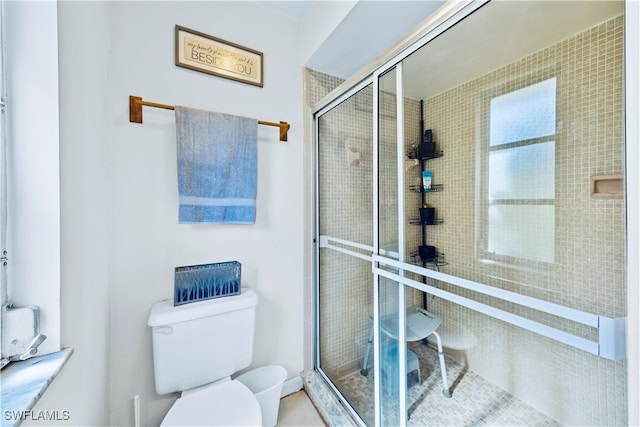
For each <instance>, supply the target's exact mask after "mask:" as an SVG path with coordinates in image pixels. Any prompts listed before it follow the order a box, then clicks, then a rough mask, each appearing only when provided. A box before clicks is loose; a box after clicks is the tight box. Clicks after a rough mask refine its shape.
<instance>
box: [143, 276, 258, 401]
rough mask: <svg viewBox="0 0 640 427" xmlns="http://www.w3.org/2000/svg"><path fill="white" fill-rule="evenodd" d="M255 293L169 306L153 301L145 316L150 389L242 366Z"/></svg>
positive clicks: (168, 388)
mask: <svg viewBox="0 0 640 427" xmlns="http://www.w3.org/2000/svg"><path fill="white" fill-rule="evenodd" d="M257 304H258V296H257V294H256V293H255V292H254V291H253V290H251V289H247V288H243V289H242V291H241V293H240V295H234V296H228V297H222V298H217V299H211V300H206V301H200V302H195V303H190V304H185V305H180V306H177V307H174V305H173V300H167V301H161V302H158V303H156V304H154V305H153V307H152V308H151V312H150V313H149V319H148V321H147V324H148V326H150V327H151V336H152V340H153V370H154V375H155V384H156V392H157V393H158V394H167V393H172V392H175V391H184V390H188V389H191V388H194V387H198V386H201V385H205V384H209V383H211V382H214V381H217V380H219V379H222V378H225V377H228V376H230V375H231V374H233V373H235V372H237V371H239V370H241V369H244V368H246V367H247V366H249V365H250V364H251V361H252V359H253V337H254V330H255V317H256V306H257Z"/></svg>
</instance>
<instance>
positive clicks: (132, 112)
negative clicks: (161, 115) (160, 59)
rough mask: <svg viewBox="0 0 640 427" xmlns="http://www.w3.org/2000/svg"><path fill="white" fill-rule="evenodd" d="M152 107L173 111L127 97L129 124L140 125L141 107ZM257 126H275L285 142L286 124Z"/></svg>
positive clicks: (288, 126) (139, 99)
mask: <svg viewBox="0 0 640 427" xmlns="http://www.w3.org/2000/svg"><path fill="white" fill-rule="evenodd" d="M143 106H146V107H154V108H162V109H164V110H175V107H174V106H173V105H168V104H159V103H157V102H149V101H145V100H143V99H142V97H140V96H132V95H130V96H129V122H131V123H142V107H143ZM258 124H260V125H266V126H275V127H278V128H280V141H282V142H286V141H287V140H288V139H287V135H288V132H289V129H290V128H291V126H290V125H289V123H287V122H283V121H280V122H279V123H275V122H267V121H264V120H258Z"/></svg>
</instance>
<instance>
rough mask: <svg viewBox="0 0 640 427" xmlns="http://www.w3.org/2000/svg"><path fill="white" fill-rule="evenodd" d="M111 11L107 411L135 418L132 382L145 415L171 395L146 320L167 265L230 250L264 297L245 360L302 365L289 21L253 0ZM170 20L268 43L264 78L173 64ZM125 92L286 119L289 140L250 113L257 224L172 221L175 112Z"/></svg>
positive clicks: (169, 290)
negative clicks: (138, 108)
mask: <svg viewBox="0 0 640 427" xmlns="http://www.w3.org/2000/svg"><path fill="white" fill-rule="evenodd" d="M257 10H259V11H260V12H259V13H257V12H256V11H257ZM110 12H111V24H110V27H111V34H110V39H111V60H110V65H111V70H110V82H109V110H110V111H109V115H108V121H109V127H110V132H111V135H110V141H109V149H110V150H111V156H110V158H111V160H112V165H111V168H110V174H109V179H110V183H111V205H112V215H111V218H110V220H111V224H112V232H111V236H110V238H111V248H112V253H111V254H110V259H111V280H110V290H111V363H112V375H111V421H110V422H111V424H112V425H125V424H131V423H132V421H133V418H132V416H133V413H132V410H131V401H132V398H133V396H134V395H135V394H140V397H141V400H142V418H143V423H151V424H154V423H159V422H160V420H161V416H162V415H164V413H165V411H166V409H168V407H169V404H170V403H171V401H170V400H168V399H167V398H160V397H158V396H156V394H155V391H154V390H153V371H152V365H151V360H152V353H151V334H150V331H149V328H148V327H147V326H146V320H147V315H148V312H149V309H150V308H151V305H152V304H153V303H154V302H156V301H158V300H160V299H164V298H170V297H172V295H173V272H174V267H176V266H182V265H192V264H200V263H208V262H217V261H228V260H238V261H239V262H240V263H241V264H242V278H243V285H244V286H249V287H251V288H253V289H255V290H256V291H257V293H258V295H259V298H260V301H259V306H258V313H257V322H256V326H257V328H256V343H255V353H254V362H253V366H261V365H267V364H279V365H282V366H284V367H286V369H287V371H288V373H289V377H292V376H295V375H297V374H298V373H299V372H300V371H301V370H302V369H303V326H304V313H303V270H302V266H303V263H302V259H303V258H302V255H303V245H302V242H303V200H302V196H303V195H302V184H303V168H302V143H303V142H302V72H301V69H300V66H299V64H298V58H297V56H296V55H295V53H296V52H297V51H298V37H297V29H298V28H297V26H296V25H295V24H294V23H293V22H292V21H290V20H288V19H287V18H286V17H283V16H281V15H278V14H276V13H271V12H269V11H265V10H264V9H263V8H259V9H258V6H257V5H255V4H252V3H248V2H113V3H111V4H110ZM150 17H152V19H151V18H150ZM176 24H178V25H181V26H184V27H187V28H192V29H195V30H197V31H200V32H203V33H206V34H210V35H213V36H215V37H219V38H222V39H225V40H229V41H232V42H234V43H237V44H240V45H243V46H247V47H250V48H252V49H255V50H258V51H261V52H263V53H264V88H258V87H255V86H251V85H247V84H242V83H238V82H234V81H231V80H226V79H222V78H218V77H214V76H211V75H208V74H203V73H199V72H195V71H191V70H186V69H184V68H180V67H177V66H175V65H174V50H173V46H174V26H175V25H176ZM129 95H136V96H141V97H143V99H146V100H150V101H155V102H160V103H168V104H180V105H186V106H190V107H196V108H202V109H206V110H212V111H220V112H225V113H229V114H237V115H243V116H249V117H256V118H258V119H262V120H268V121H276V122H277V121H280V120H285V121H288V122H289V123H290V124H291V130H290V132H289V142H287V143H281V142H279V141H278V130H277V128H273V127H267V126H259V130H258V198H257V220H256V224H255V225H179V224H178V221H177V207H178V193H177V183H176V158H175V157H176V155H175V152H176V145H175V120H174V114H173V112H171V111H167V110H159V109H153V108H146V107H145V108H144V111H143V114H144V118H143V121H144V123H143V124H133V123H129V120H128V97H129ZM194 357H197V355H194ZM185 363H189V361H188V360H186V361H185Z"/></svg>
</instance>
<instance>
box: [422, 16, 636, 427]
mask: <svg viewBox="0 0 640 427" xmlns="http://www.w3.org/2000/svg"><path fill="white" fill-rule="evenodd" d="M623 25H624V20H623V17H618V18H615V19H613V20H610V21H608V22H605V23H603V24H601V25H599V26H597V27H594V28H592V29H590V30H588V31H586V32H584V33H581V34H578V35H576V36H574V37H572V38H570V39H567V40H564V41H562V42H559V43H557V44H556V45H553V46H550V47H548V48H546V49H544V50H542V51H540V52H538V53H535V54H533V55H530V56H528V57H526V58H523V59H522V60H520V61H518V62H516V63H513V64H510V65H509V66H507V67H504V68H501V69H499V70H496V71H494V72H492V73H490V74H487V75H484V76H482V77H481V78H478V79H477V80H473V81H471V82H468V83H465V84H463V85H461V86H459V87H456V88H454V89H451V90H449V91H447V92H445V93H442V94H440V95H438V96H435V97H433V98H432V99H429V100H425V123H426V127H427V128H432V129H433V131H434V139H435V140H436V141H438V146H439V148H440V149H442V150H443V151H444V156H443V157H442V158H439V159H435V160H432V161H430V162H429V167H430V168H431V169H432V170H433V173H434V180H436V182H441V183H444V185H445V189H444V191H442V192H438V193H433V194H431V195H429V198H430V201H432V204H433V205H434V206H436V209H437V212H438V216H441V217H442V218H444V223H443V224H442V225H439V226H436V227H430V229H429V239H430V244H433V245H435V246H436V247H437V248H438V250H440V251H441V252H444V253H446V258H447V261H448V263H449V265H448V266H447V267H446V268H445V269H443V271H445V272H446V273H449V274H453V275H456V276H459V277H464V278H469V279H471V280H475V281H478V282H482V283H486V284H490V285H493V286H496V287H500V288H503V289H508V290H512V291H515V292H518V293H521V294H525V295H530V296H533V297H536V298H540V299H544V300H548V301H551V302H554V303H558V304H561V305H564V306H568V307H572V308H576V309H578V310H582V311H586V312H589V313H594V314H599V315H603V316H607V317H612V318H616V317H623V316H625V307H626V300H625V295H626V289H625V281H624V271H625V258H624V257H625V246H624V245H625V226H624V225H625V205H624V201H623V200H594V199H592V198H591V197H590V188H591V187H590V186H591V176H592V175H601V174H619V173H623V172H624V171H623V165H624V109H623V107H624V105H623V102H624V92H623V91H624V85H623V37H624V32H623V30H624V26H623ZM544 74H549V75H555V76H556V77H557V112H556V115H557V126H556V128H557V135H556V165H555V170H556V178H555V181H556V199H555V211H556V238H555V262H554V263H552V264H551V263H548V264H543V263H535V262H524V261H520V262H518V263H517V265H513V264H512V265H508V264H505V265H496V264H495V263H491V262H482V260H481V259H480V258H482V252H481V247H480V245H479V243H478V242H477V239H474V238H472V237H473V236H478V235H482V233H483V227H486V224H485V223H483V222H482V221H479V220H478V218H482V216H481V215H480V214H479V213H478V212H479V210H480V209H482V203H479V204H478V205H476V196H477V193H478V190H477V188H476V184H477V179H476V177H477V176H479V177H480V178H479V179H480V182H479V184H480V185H479V186H478V188H483V186H485V185H486V183H485V182H483V180H485V179H486V173H485V172H484V169H482V171H483V172H482V173H478V168H477V166H476V161H477V158H478V157H477V155H479V156H480V158H482V156H483V155H484V154H485V152H486V149H487V147H486V145H485V144H483V143H482V141H486V140H487V138H486V130H483V129H486V127H484V126H481V125H478V123H483V119H482V118H483V117H487V115H488V111H487V109H488V102H486V99H490V98H491V96H495V95H493V93H496V92H494V91H496V90H504V89H505V83H507V84H508V85H510V86H511V87H512V88H513V90H515V89H518V88H520V87H524V86H527V85H529V84H533V83H535V82H537V81H539V80H536V79H540V77H545V76H544ZM508 90H509V88H508V87H507V91H508ZM474 153H475V154H474ZM460 236H469V238H465V239H461V238H460ZM445 287H446V288H447V289H448V290H452V291H453V290H454V289H455V288H453V287H451V286H445ZM458 293H461V294H463V295H465V296H470V297H472V298H474V299H478V300H481V301H490V299H487V298H481V297H479V296H477V295H471V294H470V293H464V292H458ZM491 303H492V304H493V305H496V302H495V301H494V302H491ZM498 306H499V307H500V308H503V309H507V310H509V311H512V312H514V313H516V314H519V315H522V316H525V317H530V318H532V319H535V320H537V321H541V322H543V323H546V324H550V325H552V326H554V327H557V328H560V329H563V330H567V331H569V332H572V333H576V334H579V335H582V336H585V337H587V338H589V339H594V340H597V334H596V331H594V330H590V328H587V327H580V326H577V325H574V324H571V323H570V322H564V321H561V320H559V319H557V318H554V317H553V316H542V315H540V314H539V313H531V312H529V311H528V310H526V309H521V308H516V307H509V306H508V305H498ZM429 309H430V310H431V311H434V312H435V313H437V314H439V315H441V316H442V317H443V318H444V319H445V320H444V322H445V324H449V325H451V326H452V327H453V328H456V329H462V330H465V331H467V332H472V333H473V335H475V337H476V338H477V339H478V343H479V344H478V345H477V346H476V347H474V348H473V349H470V350H469V351H468V358H469V363H470V365H471V369H474V368H475V369H478V370H479V371H481V372H483V373H484V374H485V375H492V376H493V377H492V378H490V379H492V380H493V381H494V382H496V383H498V384H508V385H509V387H511V388H512V390H513V392H514V394H517V395H519V396H520V397H523V398H525V400H527V399H528V400H535V401H536V403H537V404H538V405H539V406H547V405H548V406H550V407H555V409H553V410H554V411H557V412H556V416H558V417H560V418H563V419H565V420H567V419H575V420H577V421H578V422H584V423H587V424H591V425H624V424H626V380H625V378H626V365H625V362H624V361H617V362H614V361H610V360H607V359H603V358H599V357H597V356H593V355H590V354H588V353H586V352H583V351H580V350H575V349H573V348H570V347H568V346H565V345H562V344H559V343H556V342H555V341H552V340H549V339H545V338H541V337H539V336H537V335H535V334H532V333H528V332H524V331H522V330H520V329H518V328H515V327H511V326H508V325H506V324H503V323H502V322H499V321H496V320H492V319H490V318H488V317H486V316H482V315H479V314H476V313H474V312H471V311H470V310H467V309H463V308H460V307H459V306H455V305H453V304H450V303H447V302H445V301H442V300H440V299H438V298H436V299H434V300H430V303H429Z"/></svg>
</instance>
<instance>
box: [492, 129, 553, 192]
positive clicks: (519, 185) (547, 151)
mask: <svg viewBox="0 0 640 427" xmlns="http://www.w3.org/2000/svg"><path fill="white" fill-rule="evenodd" d="M553 198H555V142H554V141H550V142H543V143H538V144H532V145H525V146H522V147H514V148H507V149H504V150H497V151H494V152H492V153H490V154H489V200H490V201H491V200H500V199H553Z"/></svg>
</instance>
